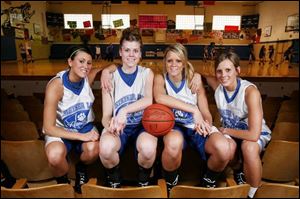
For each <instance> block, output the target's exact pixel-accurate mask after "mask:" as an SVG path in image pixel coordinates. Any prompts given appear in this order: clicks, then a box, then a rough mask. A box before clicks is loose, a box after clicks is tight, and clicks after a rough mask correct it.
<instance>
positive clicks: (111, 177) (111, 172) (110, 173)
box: [105, 164, 121, 186]
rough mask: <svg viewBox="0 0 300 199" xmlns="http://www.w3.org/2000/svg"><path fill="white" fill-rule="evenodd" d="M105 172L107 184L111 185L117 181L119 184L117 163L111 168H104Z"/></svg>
mask: <svg viewBox="0 0 300 199" xmlns="http://www.w3.org/2000/svg"><path fill="white" fill-rule="evenodd" d="M105 172H106V180H107V183H108V186H111V184H114V183H117V184H118V185H120V184H121V171H120V166H119V164H118V165H117V166H115V167H113V168H111V169H107V168H106V169H105Z"/></svg>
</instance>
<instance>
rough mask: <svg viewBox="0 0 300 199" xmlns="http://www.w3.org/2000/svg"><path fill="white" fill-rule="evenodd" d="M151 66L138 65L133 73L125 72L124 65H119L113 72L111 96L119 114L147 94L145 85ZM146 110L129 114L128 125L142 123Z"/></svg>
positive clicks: (115, 111)
mask: <svg viewBox="0 0 300 199" xmlns="http://www.w3.org/2000/svg"><path fill="white" fill-rule="evenodd" d="M149 72H150V69H149V68H145V67H142V66H139V65H138V66H137V67H136V71H135V72H134V73H132V74H126V73H124V72H123V70H122V67H118V68H117V70H116V71H115V72H114V73H113V89H112V92H111V96H112V98H113V104H114V107H113V111H114V115H117V114H118V112H119V111H120V109H121V108H123V107H126V106H128V105H129V104H132V103H134V102H136V101H137V100H139V99H141V98H143V97H144V96H145V91H144V90H145V85H146V80H147V77H148V74H149ZM143 113H144V110H140V111H137V112H134V113H129V114H127V122H126V125H136V124H140V123H141V120H142V116H143Z"/></svg>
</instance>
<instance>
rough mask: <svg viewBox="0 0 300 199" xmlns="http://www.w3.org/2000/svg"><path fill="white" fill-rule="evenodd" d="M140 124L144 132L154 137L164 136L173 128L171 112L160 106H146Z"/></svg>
mask: <svg viewBox="0 0 300 199" xmlns="http://www.w3.org/2000/svg"><path fill="white" fill-rule="evenodd" d="M142 124H143V126H144V128H145V130H146V131H147V132H148V133H150V134H151V135H154V136H156V137H159V136H164V135H166V134H167V133H168V132H170V130H171V129H172V128H173V127H174V124H175V118H174V114H173V112H172V110H171V109H170V108H169V107H167V106H164V105H162V104H152V105H150V106H148V107H147V108H146V109H145V111H144V114H143V118H142Z"/></svg>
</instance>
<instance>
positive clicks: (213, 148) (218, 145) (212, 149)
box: [205, 136, 232, 161]
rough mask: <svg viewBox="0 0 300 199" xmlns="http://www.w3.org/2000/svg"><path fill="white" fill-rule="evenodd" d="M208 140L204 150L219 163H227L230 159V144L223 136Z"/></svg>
mask: <svg viewBox="0 0 300 199" xmlns="http://www.w3.org/2000/svg"><path fill="white" fill-rule="evenodd" d="M211 138H212V139H210V138H209V139H208V141H207V143H206V146H205V148H206V150H207V152H208V153H209V154H211V155H214V156H217V157H218V159H219V160H220V161H229V160H230V159H231V158H232V151H231V146H230V143H229V142H228V141H227V139H226V138H225V137H223V136H215V137H214V138H213V137H211Z"/></svg>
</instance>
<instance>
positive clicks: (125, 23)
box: [101, 14, 130, 29]
mask: <svg viewBox="0 0 300 199" xmlns="http://www.w3.org/2000/svg"><path fill="white" fill-rule="evenodd" d="M101 19H102V28H103V29H126V28H129V27H130V23H129V21H130V17H129V15H124V14H102V15H101Z"/></svg>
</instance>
